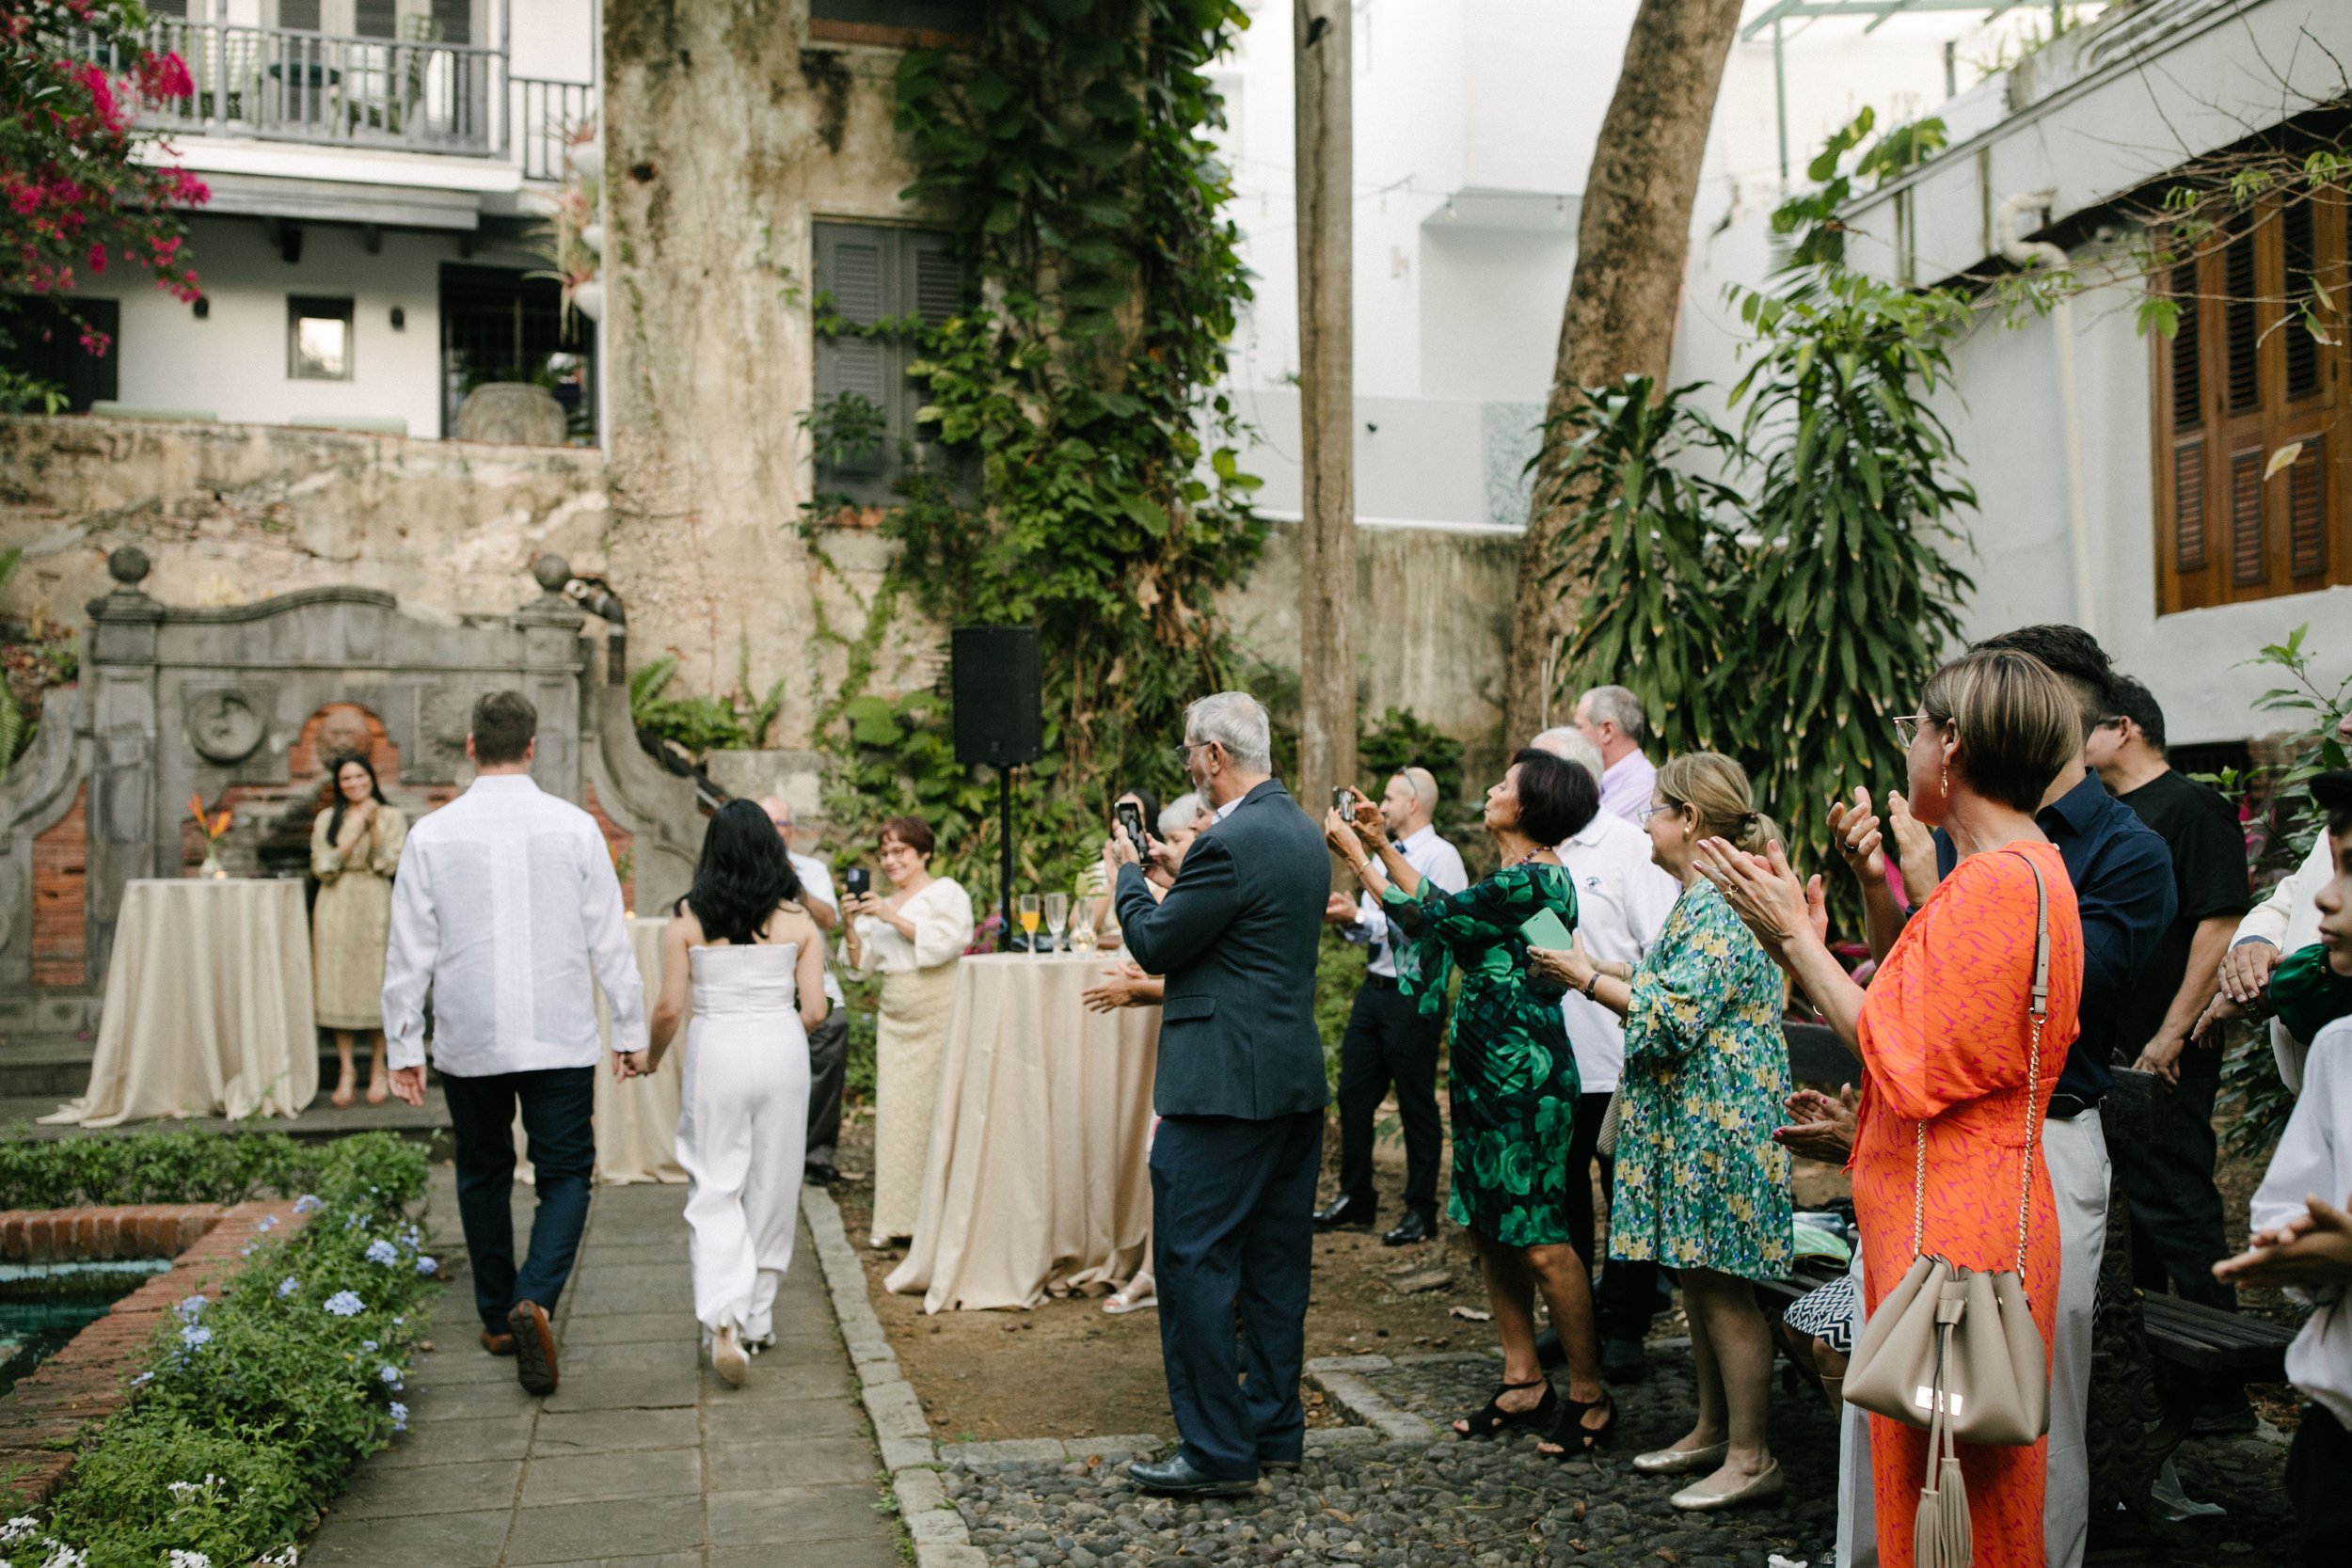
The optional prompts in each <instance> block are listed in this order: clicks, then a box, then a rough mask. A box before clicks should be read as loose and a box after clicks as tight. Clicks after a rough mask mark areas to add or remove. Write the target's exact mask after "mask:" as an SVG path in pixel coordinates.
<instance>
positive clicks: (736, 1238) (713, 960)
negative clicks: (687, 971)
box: [677, 942, 808, 1340]
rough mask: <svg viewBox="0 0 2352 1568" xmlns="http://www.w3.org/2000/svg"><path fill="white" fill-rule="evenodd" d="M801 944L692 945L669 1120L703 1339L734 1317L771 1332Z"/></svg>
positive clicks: (787, 1211)
mask: <svg viewBox="0 0 2352 1568" xmlns="http://www.w3.org/2000/svg"><path fill="white" fill-rule="evenodd" d="M799 951H800V949H799V944H798V943H795V942H780V943H777V944H776V945H774V946H770V947H757V946H754V947H697V948H694V949H692V950H691V953H690V954H689V955H688V957H689V959H690V961H691V964H692V966H693V968H692V973H693V998H694V1002H693V1016H692V1018H691V1021H690V1022H688V1024H687V1027H686V1066H685V1071H684V1079H683V1083H682V1085H681V1087H680V1097H679V1103H678V1118H677V1160H678V1164H680V1165H682V1166H684V1167H685V1169H686V1176H687V1180H688V1181H689V1182H690V1183H691V1184H690V1185H689V1187H688V1188H687V1193H686V1223H687V1224H688V1225H689V1226H690V1227H691V1229H692V1235H691V1243H690V1248H691V1252H690V1256H691V1258H692V1260H693V1273H694V1316H695V1318H696V1319H697V1320H698V1321H700V1323H702V1325H703V1330H704V1333H705V1334H706V1336H707V1335H708V1334H710V1333H712V1332H715V1331H716V1330H717V1329H718V1328H719V1327H720V1326H721V1325H722V1324H724V1323H732V1324H734V1325H735V1326H736V1328H737V1329H739V1331H740V1332H741V1334H742V1336H743V1338H745V1339H747V1340H760V1339H766V1338H770V1337H771V1335H773V1334H774V1332H775V1324H774V1323H773V1321H772V1314H773V1311H774V1308H775V1302H776V1288H777V1286H779V1285H780V1284H782V1283H783V1280H784V1272H785V1270H786V1269H787V1268H788V1267H790V1266H791V1262H792V1243H793V1239H794V1235H795V1233H796V1230H797V1227H798V1222H799V1218H800V1208H801V1163H802V1157H803V1152H804V1150H805V1148H806V1147H807V1140H808V1033H807V1031H806V1030H805V1029H803V1027H802V1025H801V1015H800V1009H799V1006H798V1004H797V1002H796V1000H795V997H794V987H793V969H794V965H795V963H796V962H797V958H798V954H799Z"/></svg>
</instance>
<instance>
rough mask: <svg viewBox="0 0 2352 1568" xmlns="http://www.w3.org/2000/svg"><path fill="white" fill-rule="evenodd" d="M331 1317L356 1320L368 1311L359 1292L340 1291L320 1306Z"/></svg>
mask: <svg viewBox="0 0 2352 1568" xmlns="http://www.w3.org/2000/svg"><path fill="white" fill-rule="evenodd" d="M320 1305H321V1306H322V1307H324V1308H325V1309H326V1312H327V1314H328V1315H329V1316H331V1317H337V1318H356V1317H358V1315H359V1314H360V1313H362V1312H364V1311H366V1310H367V1309H368V1304H367V1303H366V1302H363V1301H361V1300H360V1299H359V1292H358V1291H336V1292H335V1293H334V1294H333V1295H331V1296H328V1297H327V1298H326V1301H324V1302H322V1303H321V1304H320Z"/></svg>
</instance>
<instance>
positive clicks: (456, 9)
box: [433, 0, 473, 43]
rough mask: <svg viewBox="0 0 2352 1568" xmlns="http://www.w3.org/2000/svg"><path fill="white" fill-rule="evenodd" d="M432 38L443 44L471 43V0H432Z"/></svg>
mask: <svg viewBox="0 0 2352 1568" xmlns="http://www.w3.org/2000/svg"><path fill="white" fill-rule="evenodd" d="M433 36H434V37H435V38H437V39H438V40H441V41H442V42H443V43H471V42H472V41H473V0H433Z"/></svg>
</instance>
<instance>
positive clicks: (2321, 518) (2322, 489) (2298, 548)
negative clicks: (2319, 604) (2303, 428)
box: [2286, 435, 2328, 578]
mask: <svg viewBox="0 0 2352 1568" xmlns="http://www.w3.org/2000/svg"><path fill="white" fill-rule="evenodd" d="M2327 454H2328V437H2327V436H2324V435H2321V436H2305V437H2304V438H2303V450H2302V451H2299V452H2297V453H2296V457H2295V461H2294V462H2292V463H2290V464H2288V465H2287V474H2286V479H2287V573H2288V575H2289V576H2290V577H2296V578H2324V577H2326V576H2327V574H2328V455H2327Z"/></svg>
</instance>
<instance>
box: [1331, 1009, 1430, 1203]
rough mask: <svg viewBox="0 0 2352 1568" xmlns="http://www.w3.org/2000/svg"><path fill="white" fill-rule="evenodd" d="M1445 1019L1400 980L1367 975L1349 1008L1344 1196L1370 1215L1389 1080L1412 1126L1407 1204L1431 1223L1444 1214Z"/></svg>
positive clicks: (1343, 1041) (1344, 1047) (1344, 1056)
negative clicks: (1441, 1106) (1441, 1082)
mask: <svg viewBox="0 0 2352 1568" xmlns="http://www.w3.org/2000/svg"><path fill="white" fill-rule="evenodd" d="M1444 1034H1445V1021H1444V1020H1443V1019H1441V1018H1423V1017H1422V1014H1421V1008H1420V1007H1419V1006H1417V1005H1415V1004H1414V1003H1413V1002H1411V1001H1409V1000H1407V999H1406V995H1405V993H1404V992H1403V991H1400V990H1397V989H1396V988H1395V986H1393V985H1386V986H1384V985H1381V984H1379V983H1378V982H1377V981H1376V980H1370V979H1368V980H1366V981H1365V983H1364V985H1363V986H1362V988H1361V989H1359V990H1358V991H1357V992H1356V1005H1355V1006H1352V1007H1350V1008H1349V1009H1348V1011H1347V1032H1346V1033H1345V1034H1343V1035H1342V1036H1341V1037H1340V1089H1339V1102H1340V1196H1343V1197H1345V1198H1346V1199H1348V1201H1349V1202H1350V1203H1351V1204H1360V1205H1361V1206H1362V1209H1363V1212H1364V1214H1365V1215H1367V1216H1369V1215H1370V1214H1372V1213H1373V1212H1375V1210H1377V1209H1378V1208H1379V1206H1380V1196H1379V1194H1378V1193H1376V1192H1375V1191H1374V1190H1373V1185H1372V1144H1373V1120H1374V1118H1375V1117H1377V1116H1378V1115H1379V1114H1380V1101H1382V1100H1383V1099H1384V1098H1386V1097H1387V1095H1388V1092H1389V1085H1391V1084H1394V1085H1396V1116H1397V1119H1398V1120H1399V1121H1401V1122H1403V1123H1404V1124H1405V1207H1406V1209H1408V1210H1410V1211H1411V1212H1414V1213H1416V1214H1419V1215H1420V1216H1421V1217H1422V1218H1423V1219H1425V1220H1427V1221H1429V1222H1430V1223H1431V1224H1433V1225H1434V1224H1436V1223H1437V1218H1438V1149H1439V1148H1442V1147H1443V1146H1444V1143H1445V1129H1444V1128H1443V1127H1442V1126H1441V1125H1440V1124H1439V1123H1438V1040H1439V1038H1440V1037H1443V1035H1444Z"/></svg>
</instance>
